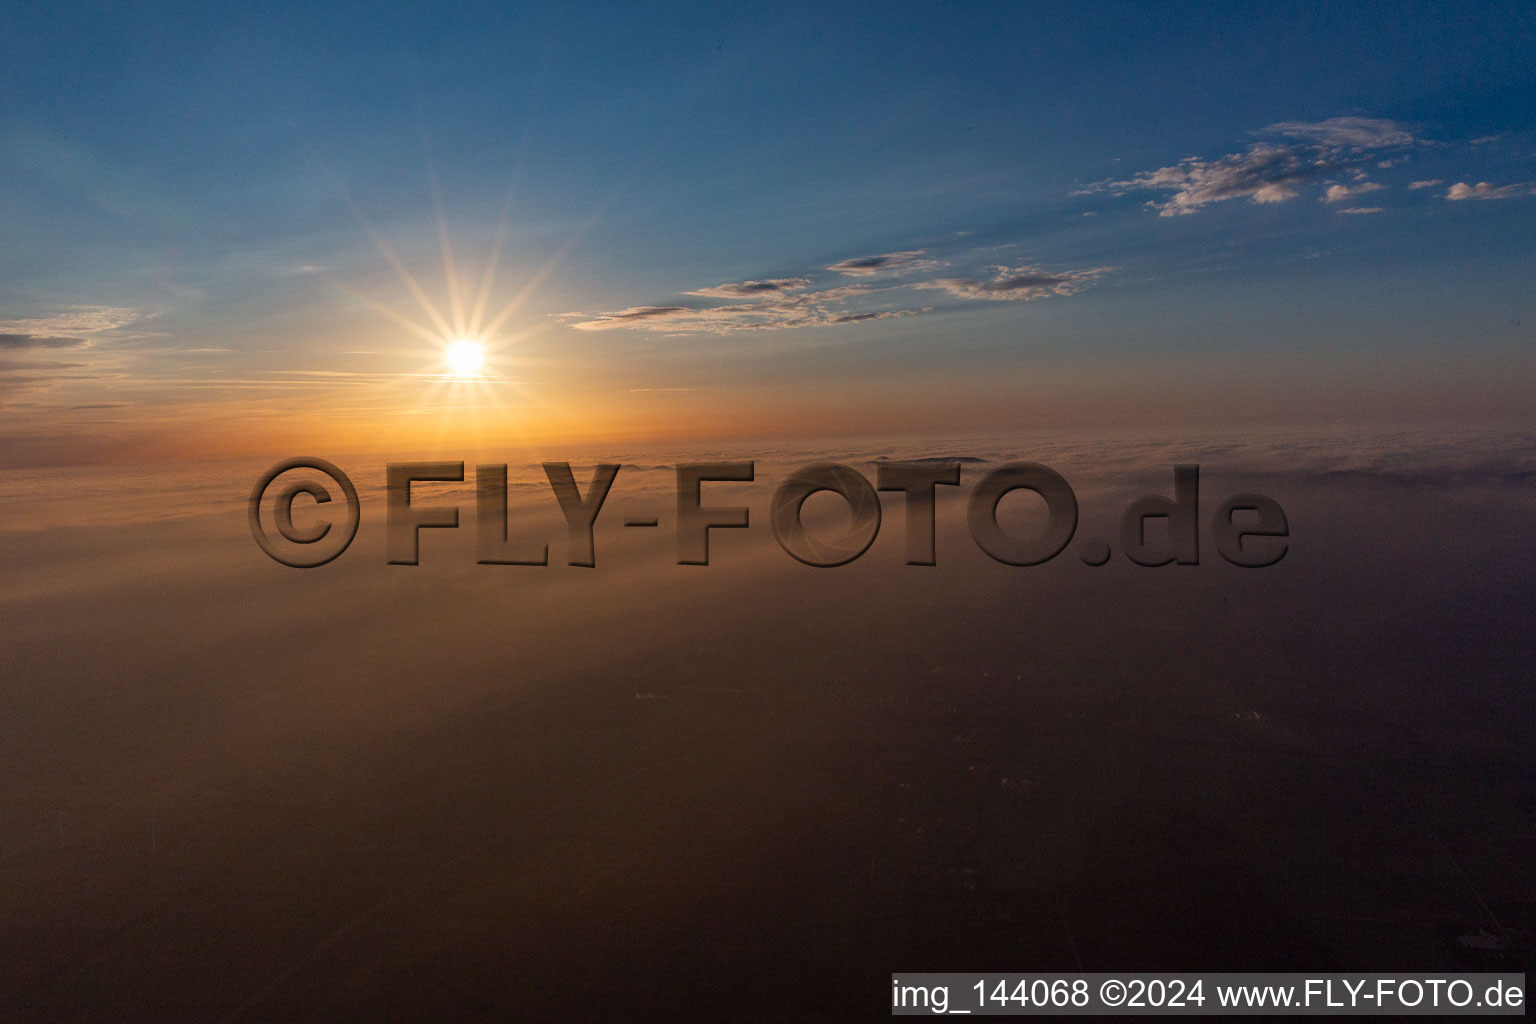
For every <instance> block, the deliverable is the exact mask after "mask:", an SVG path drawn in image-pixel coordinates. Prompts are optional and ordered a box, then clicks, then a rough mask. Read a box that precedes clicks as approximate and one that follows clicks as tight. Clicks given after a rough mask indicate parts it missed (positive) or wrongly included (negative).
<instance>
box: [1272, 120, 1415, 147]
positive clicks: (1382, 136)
mask: <svg viewBox="0 0 1536 1024" xmlns="http://www.w3.org/2000/svg"><path fill="white" fill-rule="evenodd" d="M1264 134H1266V135H1284V136H1286V137H1288V138H1292V139H1301V140H1303V141H1306V142H1312V143H1315V144H1317V145H1319V146H1324V147H1327V148H1329V149H1354V150H1358V151H1361V152H1363V151H1365V150H1368V149H1385V148H1387V147H1390V146H1407V145H1410V144H1412V143H1413V142H1415V141H1416V140H1415V139H1414V137H1413V133H1412V132H1410V131H1409V130H1408V129H1407V128H1406V127H1404V126H1403V125H1401V124H1398V123H1397V122H1396V121H1388V120H1386V119H1384V118H1377V117H1330V118H1329V119H1328V120H1326V121H1317V122H1314V123H1308V122H1305V121H1280V122H1277V123H1275V124H1272V125H1270V126H1269V127H1268V128H1266V129H1264Z"/></svg>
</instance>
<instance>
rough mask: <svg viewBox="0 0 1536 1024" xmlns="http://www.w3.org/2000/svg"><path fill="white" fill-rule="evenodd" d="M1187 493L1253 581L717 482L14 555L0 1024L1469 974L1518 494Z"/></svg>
mask: <svg viewBox="0 0 1536 1024" xmlns="http://www.w3.org/2000/svg"><path fill="white" fill-rule="evenodd" d="M257 468H258V469H259V468H260V467H257ZM968 472H969V471H968ZM622 479H623V478H622V477H621V482H622ZM1207 487H1208V490H1207V492H1206V493H1207V494H1208V495H1209V496H1210V497H1209V499H1208V500H1209V504H1207V506H1206V507H1207V509H1211V508H1214V503H1215V501H1216V500H1218V499H1219V497H1220V496H1221V495H1222V494H1225V493H1231V492H1234V491H1237V490H1243V489H1257V490H1261V491H1264V492H1266V493H1270V494H1272V495H1274V496H1275V497H1277V498H1280V499H1281V500H1282V502H1283V503H1284V504H1285V506H1286V509H1287V512H1288V513H1289V514H1290V517H1291V521H1292V527H1293V533H1294V534H1295V537H1294V540H1293V547H1292V551H1291V553H1290V555H1288V556H1287V558H1286V560H1285V561H1283V562H1282V563H1281V564H1280V565H1278V566H1276V567H1274V568H1272V569H1268V570H1258V571H1246V572H1245V571H1240V570H1237V569H1234V568H1232V567H1230V566H1228V565H1225V564H1224V563H1221V562H1220V560H1219V559H1218V558H1217V557H1216V555H1215V552H1214V550H1213V549H1212V548H1211V546H1210V545H1209V544H1208V543H1207V544H1206V545H1205V546H1204V549H1203V551H1204V555H1205V562H1204V564H1202V565H1201V566H1199V567H1186V568H1178V567H1170V568H1167V569H1158V570H1150V569H1143V568H1139V567H1136V566H1133V565H1130V564H1128V563H1126V562H1124V561H1123V560H1122V559H1121V558H1120V557H1119V555H1118V553H1117V555H1116V558H1115V560H1114V561H1113V562H1111V564H1110V565H1109V566H1106V567H1104V568H1089V567H1087V566H1084V565H1083V564H1081V563H1080V562H1079V561H1078V560H1077V559H1076V558H1075V557H1074V556H1073V549H1069V551H1068V552H1066V553H1064V554H1063V555H1062V556H1061V557H1059V558H1058V559H1057V560H1055V561H1053V562H1052V563H1050V564H1049V565H1047V566H1043V567H1039V568H1034V569H1012V568H1008V567H1005V566H1001V565H996V564H993V563H990V562H989V561H988V560H987V559H986V558H985V557H984V556H982V555H980V554H979V553H978V552H977V551H976V550H975V548H974V546H973V545H971V543H970V541H969V540H968V539H967V538H965V537H964V536H963V535H956V534H952V533H946V534H945V535H944V536H942V537H941V547H940V561H941V565H940V566H939V567H938V568H936V569H923V568H909V567H905V566H902V565H901V564H900V562H901V550H900V538H901V536H902V532H901V522H902V519H901V513H900V510H899V508H898V507H897V506H896V505H895V504H888V505H887V516H888V519H887V522H886V525H885V527H884V529H883V531H882V533H881V540H880V541H879V542H878V543H877V546H876V548H875V549H874V550H872V551H871V553H870V554H869V555H867V556H865V558H864V559H862V560H860V561H859V562H857V563H855V564H853V565H850V566H847V567H844V568H841V569H834V570H813V569H809V568H806V567H803V566H800V565H798V564H797V563H794V562H793V561H792V560H791V559H790V558H789V557H788V556H787V555H784V554H783V553H782V552H780V551H779V550H778V549H777V548H776V547H774V546H773V544H772V540H771V537H770V535H769V533H768V530H767V523H766V517H765V516H763V515H762V514H761V512H760V511H759V510H757V509H754V522H755V526H754V528H753V529H752V530H750V531H746V532H738V533H736V534H734V535H727V534H717V535H716V538H717V539H716V540H715V542H714V545H713V547H714V554H715V559H716V564H714V565H712V566H710V567H709V568H707V569H705V568H687V567H678V566H675V565H672V564H671V561H672V549H671V546H670V545H671V530H670V517H664V519H663V529H662V530H660V531H657V534H658V535H664V536H657V537H656V538H654V539H652V540H648V541H645V542H643V543H642V542H640V541H636V540H635V539H634V538H633V537H626V536H625V535H622V534H620V533H619V532H618V531H617V530H613V531H611V532H610V533H609V534H604V533H603V532H602V531H601V530H600V531H599V537H598V548H599V552H600V555H599V564H598V568H597V569H594V570H577V569H571V568H567V567H565V566H561V565H554V566H551V567H549V568H547V569H539V570H527V571H522V570H504V569H501V568H494V567H477V566H474V565H472V564H469V563H471V562H472V556H469V557H466V556H465V549H464V548H463V547H462V546H455V545H456V544H458V541H459V540H461V539H462V538H459V539H454V538H449V537H447V536H443V537H428V538H427V539H426V540H425V541H424V554H423V563H424V564H423V565H422V566H420V567H418V568H416V569H406V568H402V567H387V566H385V565H384V564H383V561H384V559H383V556H382V532H383V531H382V528H381V527H380V526H378V523H379V520H378V519H375V520H371V521H367V524H365V528H364V531H363V533H362V534H361V535H360V537H359V540H358V543H357V545H356V547H355V548H354V550H352V551H349V552H348V553H347V555H346V556H344V557H343V558H341V559H339V560H338V561H337V562H336V563H334V564H333V565H332V566H330V567H327V569H325V570H319V571H316V572H313V573H301V572H297V571H294V570H287V569H283V568H281V567H279V566H276V565H274V564H272V563H270V562H267V561H266V560H265V559H264V558H262V557H261V556H260V554H259V553H258V552H257V551H256V550H255V548H254V545H253V544H252V543H251V541H250V538H249V535H248V534H246V533H245V532H244V531H245V523H244V520H243V513H242V512H241V511H240V510H239V509H238V508H236V507H234V506H233V505H232V506H231V511H230V513H229V514H228V515H224V514H220V515H217V516H210V517H204V518H193V519H186V520H171V521H166V522H155V523H141V524H137V525H133V526H108V527H102V528H99V529H96V530H92V531H87V530H84V529H81V528H73V527H66V528H59V529H55V530H51V531H41V532H37V533H34V534H31V535H29V536H28V537H27V538H26V539H25V543H21V542H19V541H17V540H16V537H15V535H12V537H11V539H8V540H6V541H5V543H6V545H7V552H8V553H7V562H8V563H9V564H10V565H11V566H12V568H9V569H8V570H7V576H8V577H9V578H10V579H9V580H8V593H9V595H10V596H8V597H7V598H6V599H5V605H4V620H3V626H0V630H3V637H0V638H3V642H4V649H5V662H6V672H5V675H6V683H5V692H4V696H3V702H4V706H3V717H0V723H3V724H0V778H3V781H4V788H3V793H4V801H3V811H0V814H3V818H0V826H3V828H0V874H3V879H4V881H3V885H0V951H3V955H0V1017H4V1018H6V1019H15V1020H29V1021H45V1020H70V1021H77V1020H103V1021H106V1020H114V1021H117V1020H129V1019H157V1020H196V1021H206V1020H221V1019H239V1020H267V1019H273V1020H337V1019H355V1020H368V1021H377V1020H392V1019H423V1018H426V1019H440V1020H442V1019H458V1018H486V1019H503V1020H505V1019H515V1020H555V1019H560V1020H577V1019H605V1020H669V1021H670V1020H691V1019H712V1020H747V1019H784V1020H828V1021H841V1020H849V1019H863V1018H866V1017H867V1018H875V1017H883V1016H885V1015H886V1014H887V1012H888V1007H887V1001H888V998H889V991H888V986H889V975H890V974H891V973H892V972H893V971H927V970H932V971H940V970H942V971H970V970H989V971H1017V972H1026V971H1027V972H1048V971H1078V970H1090V971H1092V970H1115V971H1137V970H1268V971H1286V970H1296V971H1330V970H1394V971H1428V970H1452V969H1458V968H1461V969H1467V968H1476V969H1495V968H1496V967H1498V966H1502V965H1494V964H1490V963H1488V962H1486V961H1476V962H1464V961H1461V960H1458V959H1457V956H1456V953H1455V946H1454V943H1453V941H1452V939H1453V937H1454V935H1456V934H1460V933H1462V932H1468V931H1475V930H1477V929H1484V928H1486V929H1492V928H1494V927H1496V926H1502V927H1504V928H1508V929H1514V930H1517V931H1520V930H1523V931H1525V932H1531V931H1536V869H1533V867H1532V865H1536V748H1533V745H1532V743H1531V737H1532V736H1533V735H1536V730H1533V726H1536V697H1533V692H1536V691H1533V682H1536V671H1533V666H1536V650H1533V647H1536V644H1533V641H1532V637H1531V622H1532V621H1533V616H1532V612H1533V611H1536V608H1533V599H1532V596H1531V594H1532V591H1531V584H1530V581H1531V579H1532V578H1533V574H1536V545H1533V544H1532V542H1531V534H1530V527H1531V523H1532V521H1533V519H1532V517H1531V515H1530V512H1531V501H1530V493H1529V486H1528V484H1527V483H1524V482H1520V481H1515V482H1509V481H1503V482H1501V481H1497V480H1495V481H1481V482H1472V483H1466V482H1461V483H1456V484H1454V485H1451V484H1446V483H1443V482H1441V483H1421V484H1414V483H1411V482H1404V481H1402V480H1394V479H1391V478H1388V477H1379V476H1370V475H1361V476H1350V475H1345V476H1339V477H1328V478H1319V479H1311V480H1306V479H1296V478H1280V477H1275V478H1255V479H1242V478H1238V477H1226V478H1218V479H1215V480H1211V481H1210V482H1209V483H1208V484H1207ZM621 491H622V486H621V485H616V489H615V498H617V497H619V496H620V493H621ZM759 491H761V492H762V493H763V495H766V493H771V489H767V490H764V489H761V488H759ZM235 493H237V494H238V493H239V490H238V488H237V490H236V492H235ZM754 493H757V492H754ZM1129 496H1130V497H1134V496H1135V495H1134V494H1131V495H1129ZM540 500H544V499H540ZM610 500H614V499H610ZM1084 504H1085V519H1084V525H1083V527H1082V528H1081V529H1080V532H1079V537H1080V538H1082V537H1086V536H1090V535H1092V533H1093V530H1094V528H1095V524H1094V522H1093V519H1092V516H1091V514H1090V512H1089V511H1088V509H1087V506H1088V505H1089V502H1088V501H1087V500H1086V499H1085V501H1084ZM619 507H620V506H618V505H616V506H615V509H618V508H619ZM658 507H659V508H660V509H662V510H663V511H665V510H666V509H667V507H668V506H667V505H666V503H665V502H662V503H661V504H660V505H659V506H658ZM1118 507H1123V502H1121V503H1120V504H1119V505H1116V506H1115V508H1118ZM959 512H960V509H959V506H946V507H945V508H943V509H941V519H944V520H945V521H946V522H948V523H949V524H950V525H954V524H957V523H958V522H960V521H961V519H962V517H961V516H960V515H959V514H958V513H959ZM618 514H619V513H618V512H617V511H616V512H615V513H614V515H615V518H617V516H618ZM467 523H468V520H466V524H467ZM369 525H372V526H373V527H374V528H372V529H370V528H369ZM461 532H466V531H461ZM1100 533H1101V534H1102V531H1100ZM558 537H559V534H558V533H556V534H553V535H552V539H558ZM645 545H649V546H645ZM561 550H562V548H561V545H559V544H555V545H554V546H553V552H552V553H553V554H554V556H555V560H556V561H557V562H558V561H559V558H560V553H561ZM608 551H611V552H613V555H612V556H611V559H612V560H611V561H605V560H604V553H605V552H608ZM1516 959H1517V960H1518V958H1516ZM1509 969H1516V970H1519V969H1528V964H1524V963H1518V962H1516V963H1512V965H1511V966H1510V968H1509Z"/></svg>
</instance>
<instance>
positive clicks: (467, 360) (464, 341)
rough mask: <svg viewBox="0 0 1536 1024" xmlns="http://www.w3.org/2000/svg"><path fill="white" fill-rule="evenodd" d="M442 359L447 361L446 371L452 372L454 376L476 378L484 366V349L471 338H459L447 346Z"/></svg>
mask: <svg viewBox="0 0 1536 1024" xmlns="http://www.w3.org/2000/svg"><path fill="white" fill-rule="evenodd" d="M443 358H444V359H446V360H447V362H448V369H450V370H452V371H453V373H454V376H456V377H476V376H479V374H480V368H481V367H482V366H484V365H485V349H484V348H483V347H482V346H481V344H480V343H479V342H478V341H475V340H474V339H473V338H460V339H459V340H458V341H455V342H454V343H453V344H451V345H449V346H448V351H447V352H446V353H444V356H443Z"/></svg>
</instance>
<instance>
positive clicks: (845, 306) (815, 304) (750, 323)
mask: <svg viewBox="0 0 1536 1024" xmlns="http://www.w3.org/2000/svg"><path fill="white" fill-rule="evenodd" d="M996 248H998V247H996V246H993V247H989V249H979V250H972V251H970V252H969V253H965V254H962V256H963V257H964V258H966V259H967V260H968V261H970V262H972V265H974V263H975V262H976V261H979V259H982V258H986V257H984V256H983V255H982V254H983V253H986V254H988V256H990V258H992V259H996V258H997V257H996V255H995V253H992V252H991V250H995V249H996ZM944 262H945V261H942V260H939V259H934V258H928V256H927V250H924V249H912V250H909V251H906V252H897V253H883V254H881V255H879V256H864V257H859V258H856V259H848V260H842V261H840V262H838V263H834V264H832V265H831V266H830V267H828V268H826V269H827V270H831V271H834V272H835V273H838V274H842V275H847V276H852V277H857V278H861V279H868V280H861V281H860V282H859V283H857V284H842V285H834V286H832V287H829V288H819V289H814V290H812V282H813V278H812V277H811V276H810V275H809V274H807V275H802V276H796V277H782V278H767V279H764V280H760V281H741V282H736V283H729V284H719V285H712V286H710V287H708V288H697V289H694V290H693V291H689V292H684V293H683V294H684V295H689V296H696V297H698V298H701V299H740V300H744V301H737V302H730V303H726V304H723V305H714V306H710V305H702V304H688V305H685V304H683V303H681V302H676V303H670V304H666V305H662V304H656V305H648V306H630V307H628V308H625V309H619V310H614V311H612V312H603V313H563V314H560V316H561V317H562V318H563V319H566V320H569V321H571V323H570V326H571V327H573V328H575V329H576V330H578V331H613V330H623V329H629V330H638V331H651V332H656V333H662V334H674V335H686V334H733V333H736V332H740V331H782V330H793V329H797V328H804V327H837V326H841V325H844V324H860V323H868V322H871V321H876V320H892V319H899V318H902V317H909V316H916V315H918V314H920V313H929V312H932V311H933V307H932V306H923V307H921V308H911V307H909V306H907V305H906V304H905V303H904V302H901V301H900V300H899V298H898V297H899V296H903V295H910V294H911V290H912V289H934V290H942V291H944V292H947V293H948V294H949V295H951V296H953V297H954V298H957V299H965V300H972V299H993V300H1006V299H1025V300H1027V299H1041V298H1046V297H1049V296H1065V295H1072V294H1074V293H1076V292H1078V291H1081V290H1082V289H1084V288H1086V287H1088V286H1089V285H1090V284H1091V283H1092V282H1093V281H1094V280H1095V279H1096V278H1098V277H1100V276H1101V275H1103V274H1105V273H1107V272H1108V271H1109V270H1110V269H1111V268H1109V267H1090V268H1087V269H1080V270H1048V269H1045V268H1042V267H1039V266H1034V265H1024V266H1014V267H1009V266H988V267H984V268H982V269H983V270H984V271H985V272H984V273H979V274H975V275H974V276H971V277H945V278H938V279H934V280H926V281H922V280H920V281H910V280H905V281H904V280H901V279H899V278H897V279H894V280H885V281H877V280H873V279H874V278H875V276H876V275H877V274H880V273H883V272H886V271H892V270H893V269H894V270H899V271H902V272H911V271H913V270H915V269H918V268H931V267H935V266H941V265H944Z"/></svg>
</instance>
